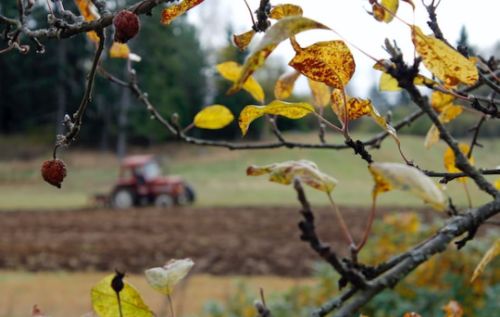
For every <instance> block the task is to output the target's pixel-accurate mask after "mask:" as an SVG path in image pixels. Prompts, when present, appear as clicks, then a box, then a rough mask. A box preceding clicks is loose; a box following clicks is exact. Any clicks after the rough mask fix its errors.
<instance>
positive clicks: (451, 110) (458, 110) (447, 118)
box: [438, 104, 463, 123]
mask: <svg viewBox="0 0 500 317" xmlns="http://www.w3.org/2000/svg"><path fill="white" fill-rule="evenodd" d="M462 112H463V108H462V106H457V105H454V104H448V105H447V106H446V107H444V108H443V111H441V113H440V114H439V117H438V118H439V121H441V122H442V123H449V122H451V121H453V120H455V119H456V118H457V117H458V116H459V115H460V114H462Z"/></svg>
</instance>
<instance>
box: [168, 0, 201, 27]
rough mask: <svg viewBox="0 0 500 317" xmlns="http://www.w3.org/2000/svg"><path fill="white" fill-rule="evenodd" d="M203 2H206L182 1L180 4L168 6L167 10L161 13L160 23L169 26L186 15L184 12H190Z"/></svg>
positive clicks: (197, 0) (199, 0)
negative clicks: (179, 17)
mask: <svg viewBox="0 0 500 317" xmlns="http://www.w3.org/2000/svg"><path fill="white" fill-rule="evenodd" d="M203 1H204V0H182V1H181V2H180V3H177V4H173V5H171V6H168V7H166V8H165V9H163V11H162V12H161V21H160V22H161V23H162V24H165V25H168V24H170V23H171V22H172V21H173V20H174V19H175V18H177V17H178V16H180V15H182V14H184V12H186V11H188V10H189V9H191V8H193V7H195V6H197V5H199V4H200V3H202V2H203Z"/></svg>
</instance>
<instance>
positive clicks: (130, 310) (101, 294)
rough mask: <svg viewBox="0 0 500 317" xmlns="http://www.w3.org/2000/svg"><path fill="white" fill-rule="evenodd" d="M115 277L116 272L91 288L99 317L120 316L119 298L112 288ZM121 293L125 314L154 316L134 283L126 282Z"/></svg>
mask: <svg viewBox="0 0 500 317" xmlns="http://www.w3.org/2000/svg"><path fill="white" fill-rule="evenodd" d="M113 277H114V274H112V275H108V276H107V277H105V278H104V279H102V280H101V281H100V282H99V283H97V284H96V285H94V287H92V289H91V299H92V308H93V309H94V311H95V312H96V314H97V315H98V316H99V317H118V316H120V315H119V308H118V299H117V297H116V293H115V291H114V290H113V289H112V288H111V281H112V280H113ZM119 294H120V302H121V307H122V312H123V316H134V317H152V316H154V315H153V313H152V312H151V310H150V309H149V307H148V306H147V305H146V304H145V303H144V301H143V300H142V298H141V295H140V294H139V292H138V291H137V290H136V289H135V288H134V287H133V286H132V285H130V284H128V283H126V282H125V286H124V288H123V289H122V290H121V291H120V293H119Z"/></svg>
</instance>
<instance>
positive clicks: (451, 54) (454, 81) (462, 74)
mask: <svg viewBox="0 0 500 317" xmlns="http://www.w3.org/2000/svg"><path fill="white" fill-rule="evenodd" d="M412 40H413V44H414V45H415V49H416V50H417V52H418V54H419V55H420V57H422V61H423V62H424V65H425V67H427V69H429V70H430V71H431V72H432V73H433V74H434V75H435V76H436V77H437V78H439V79H440V80H441V81H443V82H444V84H445V85H446V86H450V87H451V86H456V85H458V84H459V83H463V84H466V85H473V84H475V83H476V82H477V80H478V78H479V74H478V71H477V68H476V65H475V64H474V62H472V61H470V60H468V59H467V58H466V57H464V56H463V55H462V54H460V53H459V52H457V51H456V50H454V49H453V48H451V47H449V46H448V45H446V43H444V42H443V41H441V40H439V39H437V38H435V37H433V36H427V35H425V34H424V33H422V31H421V30H420V28H419V27H417V26H415V25H414V26H412Z"/></svg>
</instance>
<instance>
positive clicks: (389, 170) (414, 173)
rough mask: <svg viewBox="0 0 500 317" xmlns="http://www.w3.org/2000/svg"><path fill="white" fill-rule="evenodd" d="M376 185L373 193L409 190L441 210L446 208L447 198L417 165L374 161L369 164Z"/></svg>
mask: <svg viewBox="0 0 500 317" xmlns="http://www.w3.org/2000/svg"><path fill="white" fill-rule="evenodd" d="M368 169H369V170H370V172H371V174H372V176H373V179H374V181H375V186H374V189H373V195H374V196H375V197H376V196H377V195H378V194H379V193H382V192H387V191H390V190H392V189H399V190H403V191H409V192H410V193H412V194H413V195H415V196H417V197H419V198H421V199H422V200H423V201H425V202H426V203H429V204H430V205H431V206H432V207H433V208H435V209H436V210H439V211H443V210H445V209H446V204H445V202H446V198H445V196H444V194H443V193H442V192H441V190H440V189H439V188H438V187H437V185H436V184H435V183H434V182H433V181H432V180H431V179H430V178H429V177H428V176H427V175H425V174H424V173H422V172H421V171H420V170H418V169H416V168H415V167H412V166H409V165H405V164H400V163H372V164H370V165H369V166H368Z"/></svg>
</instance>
